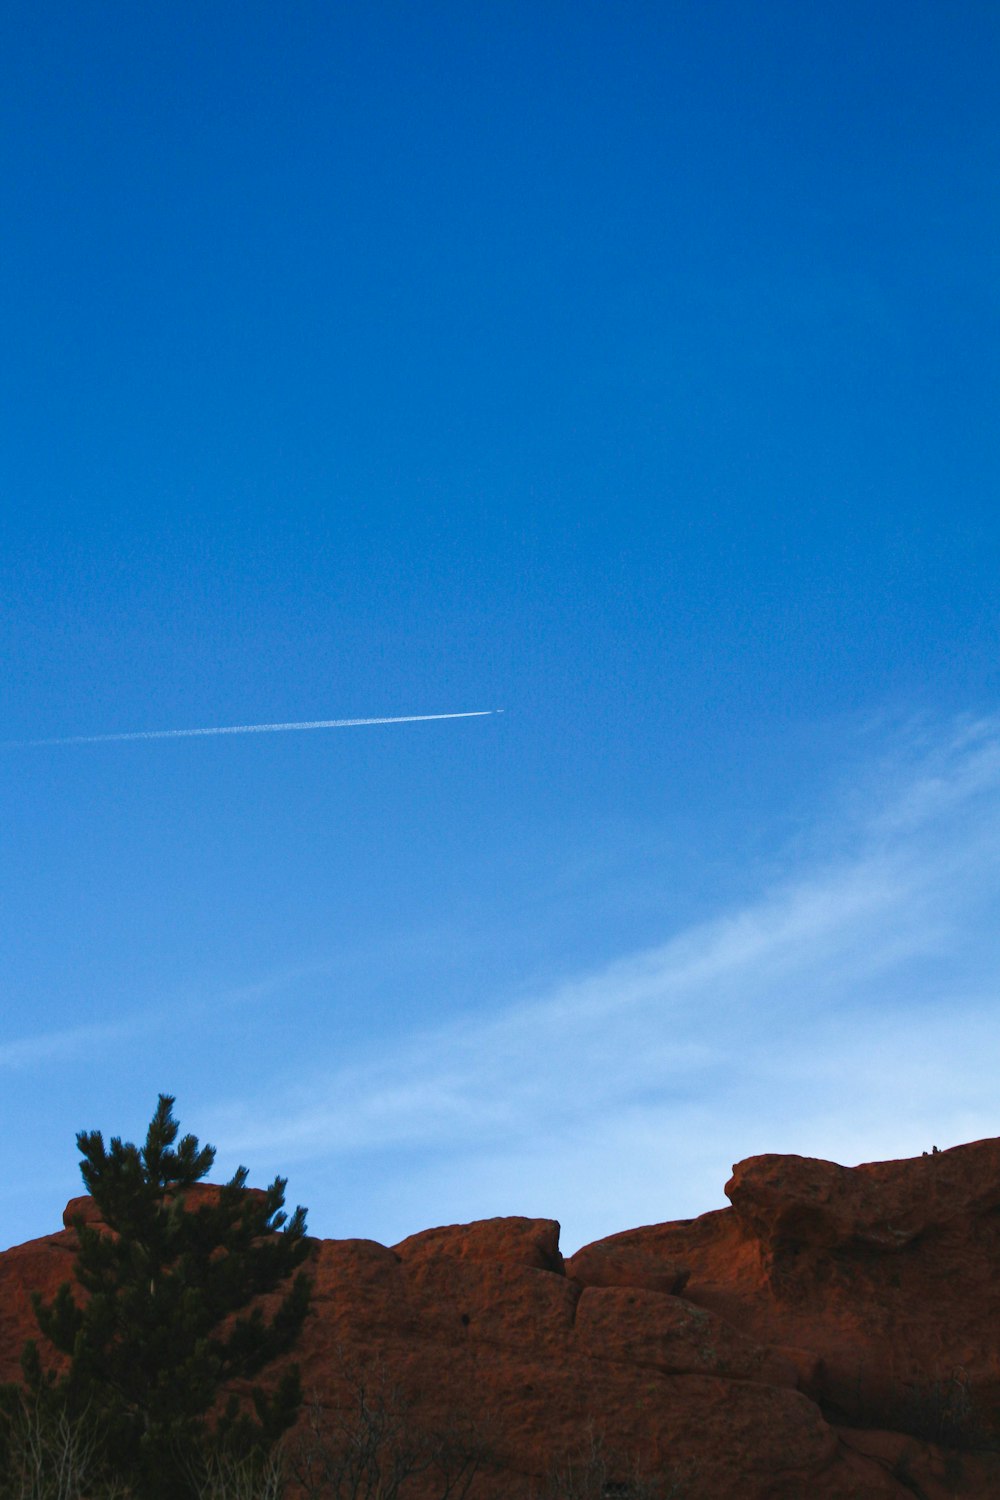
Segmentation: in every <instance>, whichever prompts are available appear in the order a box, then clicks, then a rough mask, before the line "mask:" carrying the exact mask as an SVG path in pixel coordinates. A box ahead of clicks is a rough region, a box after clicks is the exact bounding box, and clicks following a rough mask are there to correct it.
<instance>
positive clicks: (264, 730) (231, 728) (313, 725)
mask: <svg viewBox="0 0 1000 1500" xmlns="http://www.w3.org/2000/svg"><path fill="white" fill-rule="evenodd" d="M502 712H503V710H502V709H498V708H497V709H495V708H477V709H473V710H471V711H466V712H465V713H460V714H398V715H396V716H395V717H394V718H383V719H312V720H308V721H306V722H305V723H302V724H226V725H223V726H221V727H218V728H211V729H139V730H135V731H133V732H131V733H129V734H71V735H67V736H66V737H65V738H62V739H51V740H15V741H14V743H15V744H18V745H23V746H31V745H106V744H110V743H111V742H112V741H114V740H188V739H194V738H196V737H200V736H202V735H209V734H284V733H287V732H288V731H289V730H295V729H354V728H356V727H358V726H360V725H362V724H423V723H426V721H427V720H428V719H483V718H486V717H487V715H489V714H493V713H502Z"/></svg>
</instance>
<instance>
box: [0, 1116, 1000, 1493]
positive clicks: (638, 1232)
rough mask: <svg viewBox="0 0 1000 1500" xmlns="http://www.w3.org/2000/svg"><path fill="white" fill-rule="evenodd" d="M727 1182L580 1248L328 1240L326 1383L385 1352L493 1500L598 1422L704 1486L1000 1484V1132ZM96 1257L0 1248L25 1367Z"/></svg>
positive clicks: (51, 1244)
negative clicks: (463, 1444)
mask: <svg viewBox="0 0 1000 1500" xmlns="http://www.w3.org/2000/svg"><path fill="white" fill-rule="evenodd" d="M726 1192H727V1195H728V1197H729V1199H730V1202H731V1205H732V1206H731V1207H730V1208H726V1209H722V1210H719V1211H718V1212H715V1213H709V1214H704V1215H702V1216H701V1217H700V1218H698V1219H693V1220H681V1221H679V1222H674V1223H664V1224H656V1225H651V1226H648V1227H646V1228H641V1229H632V1230H628V1231H626V1232H625V1233H623V1234H618V1235H614V1236H612V1237H611V1238H610V1239H607V1240H602V1241H600V1242H598V1243H596V1244H594V1245H590V1246H587V1247H586V1248H585V1249H583V1250H581V1251H579V1252H578V1253H577V1254H576V1255H574V1256H573V1257H572V1258H571V1259H570V1260H567V1261H564V1260H563V1257H562V1255H561V1254H560V1250H559V1226H558V1225H557V1224H556V1223H555V1222H553V1221H550V1220H531V1219H517V1218H508V1219H491V1220H486V1221H482V1222H480V1223H475V1224H467V1225H458V1226H453V1227H450V1228H442V1229H431V1230H427V1231H426V1232H424V1233H422V1234H417V1235H414V1236H412V1237H411V1238H410V1239H407V1240H404V1241H403V1242H402V1243H401V1244H399V1245H396V1246H394V1247H392V1248H391V1249H390V1248H387V1247H385V1246H383V1245H379V1244H376V1243H374V1242H373V1241H369V1240H318V1241H315V1242H314V1255H313V1262H312V1269H313V1274H314V1276H315V1296H314V1310H313V1313H312V1315H311V1316H310V1318H309V1320H308V1323H307V1326H306V1331H305V1334H304V1337H303V1341H302V1344H301V1348H300V1351H299V1353H298V1362H299V1364H300V1366H301V1369H302V1374H303V1381H304V1385H305V1387H306V1390H307V1391H308V1392H310V1393H311V1394H313V1395H315V1397H316V1398H317V1400H318V1401H319V1402H320V1403H324V1404H326V1405H327V1406H331V1405H333V1404H335V1403H337V1402H338V1401H343V1399H344V1389H345V1378H347V1379H348V1382H349V1379H350V1376H351V1372H357V1371H358V1370H362V1369H370V1368H372V1366H373V1365H374V1364H377V1365H378V1367H379V1368H380V1370H381V1372H382V1378H383V1379H384V1380H386V1381H388V1382H389V1384H390V1385H391V1387H393V1388H398V1389H399V1390H400V1391H402V1392H404V1393H405V1397H406V1399H407V1401H408V1403H409V1405H410V1408H411V1410H412V1418H413V1421H414V1422H416V1423H417V1424H418V1425H419V1426H420V1427H421V1428H422V1429H423V1430H426V1431H437V1432H445V1431H452V1432H462V1433H468V1432H473V1431H475V1432H479V1433H481V1434H482V1435H483V1436H484V1438H485V1439H486V1440H487V1442H488V1447H489V1451H490V1464H489V1465H488V1466H487V1467H484V1468H483V1470H482V1471H481V1473H480V1474H479V1476H478V1479H477V1489H476V1491H475V1492H474V1493H475V1494H478V1495H481V1496H482V1497H483V1500H491V1497H497V1500H499V1497H500V1496H506V1497H511V1500H513V1497H519V1496H528V1495H530V1494H532V1493H535V1494H539V1493H541V1491H542V1489H543V1487H544V1480H545V1476H546V1474H547V1473H549V1471H550V1470H551V1468H552V1465H553V1464H554V1463H556V1462H559V1461H560V1460H563V1459H564V1458H567V1457H568V1458H572V1457H573V1456H575V1455H577V1454H579V1453H581V1452H583V1451H584V1449H585V1448H586V1447H587V1444H588V1442H589V1441H590V1437H591V1434H595V1433H596V1434H597V1435H598V1436H599V1437H600V1438H601V1439H602V1440H603V1443H604V1445H605V1451H606V1453H607V1454H608V1455H611V1456H612V1468H613V1466H614V1462H620V1463H622V1464H625V1465H628V1466H632V1465H634V1466H635V1467H636V1468H637V1469H638V1470H639V1471H641V1472H645V1473H648V1474H653V1475H660V1476H665V1478H666V1481H667V1482H666V1483H665V1484H664V1487H663V1491H662V1492H663V1493H664V1494H669V1493H670V1486H671V1485H674V1486H675V1490H674V1493H675V1494H676V1495H677V1496H678V1497H683V1500H813V1497H815V1500H912V1497H914V1496H918V1497H924V1500H946V1497H958V1496H963V1497H968V1500H996V1497H1000V1452H997V1451H996V1450H997V1449H1000V1435H998V1434H1000V1339H998V1328H1000V1140H987V1141H977V1142H975V1143H973V1144H972V1145H967V1146H960V1147H956V1148H955V1149H953V1150H950V1151H942V1152H935V1153H933V1154H931V1155H928V1156H923V1157H920V1158H917V1159H915V1160H911V1161H893V1162H875V1163H870V1164H868V1165H865V1166H860V1167H853V1168H844V1167H839V1166H836V1165H835V1164H833V1163H831V1162H825V1161H814V1160H810V1159H806V1158H802V1157H794V1156H761V1157H754V1158H752V1159H750V1160H748V1161H744V1162H741V1163H740V1164H739V1165H738V1166H737V1167H736V1168H735V1170H734V1174H733V1177H732V1179H731V1181H730V1182H729V1183H728V1185H727V1188H726ZM88 1205H89V1200H87V1199H77V1200H74V1201H73V1203H71V1204H70V1205H69V1206H68V1208H67V1219H68V1218H69V1217H71V1216H72V1214H74V1213H79V1212H81V1211H83V1212H85V1213H86V1212H87V1209H88ZM73 1252H74V1233H73V1231H72V1230H71V1229H64V1230H62V1231H61V1232H59V1233H57V1234H53V1235H51V1236H48V1237H46V1238H43V1239H40V1240H34V1241H32V1242H30V1243H28V1244H26V1245H21V1246H17V1247H15V1248H14V1249H11V1250H8V1251H7V1252H6V1253H4V1254H3V1255H0V1378H5V1379H11V1378H16V1375H17V1363H18V1357H19V1354H20V1349H21V1346H22V1344H23V1341H24V1339H25V1338H26V1337H27V1336H28V1335H29V1334H31V1333H33V1331H34V1329H33V1317H32V1313H31V1308H30V1303H29V1294H30V1292H31V1290H32V1289H36V1288H37V1289H39V1290H41V1291H43V1292H44V1293H46V1294H50V1293H51V1292H52V1291H54V1290H55V1288H56V1287H57V1286H58V1284H59V1282H60V1281H62V1280H66V1279H70V1278H71V1276H72V1266H73ZM345 1372H346V1376H345ZM612 1477H614V1475H612ZM422 1493H423V1492H422V1490H421V1488H420V1485H419V1483H417V1484H415V1485H414V1488H413V1494H414V1497H415V1500H420V1497H421V1496H422Z"/></svg>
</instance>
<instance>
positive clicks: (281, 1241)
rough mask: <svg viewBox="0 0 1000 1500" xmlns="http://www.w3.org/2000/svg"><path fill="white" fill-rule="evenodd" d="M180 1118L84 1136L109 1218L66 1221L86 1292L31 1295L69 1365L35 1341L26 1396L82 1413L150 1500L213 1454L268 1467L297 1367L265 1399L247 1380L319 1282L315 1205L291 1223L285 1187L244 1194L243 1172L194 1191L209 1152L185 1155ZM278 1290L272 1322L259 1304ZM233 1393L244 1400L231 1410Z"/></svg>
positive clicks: (114, 1463)
mask: <svg viewBox="0 0 1000 1500" xmlns="http://www.w3.org/2000/svg"><path fill="white" fill-rule="evenodd" d="M173 1106H174V1099H173V1097H172V1096H170V1095H169V1094H161V1095H160V1096H159V1102H158V1104H157V1107H156V1113H155V1114H154V1115H153V1118H152V1121H151V1122H150V1125H149V1130H148V1132H147V1135H146V1141H145V1144H144V1145H143V1146H142V1147H137V1146H135V1145H133V1144H132V1143H131V1142H123V1141H122V1140H121V1139H120V1138H118V1137H117V1136H116V1137H114V1138H113V1139H112V1141H111V1144H110V1148H106V1147H105V1144H104V1138H103V1136H102V1135H101V1132H100V1131H96V1130H95V1131H81V1132H80V1134H79V1135H78V1136H77V1145H78V1146H79V1149H80V1152H81V1155H82V1157H83V1161H82V1162H81V1167H80V1170H81V1173H82V1176H83V1180H84V1182H85V1184H86V1186H87V1189H88V1191H89V1192H90V1194H91V1197H92V1198H93V1200H94V1203H95V1205H96V1207H97V1210H98V1212H99V1214H100V1219H101V1223H99V1224H88V1223H86V1222H84V1220H83V1218H82V1217H81V1216H77V1217H76V1218H75V1219H74V1220H73V1221H72V1227H73V1228H74V1229H75V1230H76V1233H77V1237H78V1242H79V1252H78V1255H77V1259H76V1265H75V1271H74V1274H75V1277H76V1282H77V1287H78V1290H79V1292H80V1293H82V1296H80V1298H79V1300H78V1297H77V1295H76V1294H75V1293H74V1289H73V1287H72V1286H71V1284H70V1283H69V1282H66V1283H64V1284H63V1285H62V1286H61V1287H60V1289H59V1291H58V1292H57V1294H56V1296H55V1298H54V1299H53V1300H52V1302H50V1303H48V1304H46V1303H45V1302H44V1301H43V1300H42V1298H41V1297H40V1296H39V1295H38V1294H37V1293H36V1294H35V1296H34V1297H33V1302H34V1307H35V1313H36V1316H37V1319H38V1325H39V1328H40V1329H41V1332H42V1333H43V1334H44V1336H45V1338H46V1339H48V1340H49V1342H50V1343H51V1344H52V1345H53V1346H54V1347H55V1348H56V1349H57V1350H59V1351H60V1353H62V1354H63V1355H64V1356H67V1357H68V1364H67V1365H66V1367H65V1368H64V1369H63V1371H62V1373H61V1374H57V1373H55V1372H54V1371H51V1370H49V1371H46V1370H44V1369H43V1364H42V1358H41V1355H40V1353H39V1349H38V1346H37V1344H36V1343H35V1341H33V1340H32V1341H30V1342H29V1343H28V1344H27V1345H26V1346H25V1351H24V1356H23V1359H22V1367H23V1371H24V1375H25V1380H26V1384H27V1387H28V1392H29V1398H30V1399H32V1400H34V1401H35V1402H36V1403H40V1404H44V1405H46V1406H48V1407H52V1406H53V1405H57V1406H59V1407H60V1408H61V1409H63V1410H65V1411H66V1412H67V1413H68V1414H69V1416H70V1418H71V1419H72V1418H74V1417H80V1416H82V1414H83V1413H86V1418H87V1421H88V1423H90V1422H93V1423H94V1424H95V1426H96V1428H97V1430H98V1431H99V1432H100V1434H101V1442H102V1448H103V1455H104V1460H105V1463H106V1465H107V1467H108V1470H109V1472H110V1473H114V1474H115V1475H116V1476H117V1477H120V1478H122V1479H124V1480H125V1481H126V1482H127V1483H129V1484H130V1485H131V1486H132V1487H133V1489H134V1490H135V1492H136V1493H138V1494H141V1495H142V1496H143V1497H147V1496H148V1497H149V1500H161V1497H162V1500H181V1497H184V1496H187V1495H189V1494H191V1493H193V1488H194V1484H195V1480H194V1478H193V1475H194V1474H195V1473H196V1471H197V1467H198V1465H199V1463H202V1462H204V1460H205V1459H206V1457H207V1456H208V1455H209V1454H210V1453H212V1452H217V1451H219V1450H220V1449H225V1450H227V1451H229V1452H233V1453H238V1454H240V1455H241V1456H250V1455H253V1454H259V1455H263V1454H265V1453H266V1452H267V1450H268V1449H269V1448H270V1447H271V1445H272V1444H273V1443H274V1442H275V1441H276V1439H277V1438H278V1437H279V1436H280V1434H281V1433H282V1432H283V1431H284V1430H285V1429H286V1428H287V1427H288V1426H289V1425H290V1424H291V1422H293V1421H294V1419H295V1415H296V1413H297V1410H298V1407H299V1404H300V1401H301V1390H300V1386H299V1378H298V1371H297V1369H295V1368H294V1367H293V1368H291V1369H289V1370H286V1371H285V1373H284V1374H283V1375H282V1377H281V1378H280V1380H278V1382H277V1383H276V1384H275V1385H274V1387H273V1389H270V1390H269V1389H265V1388H262V1387H260V1386H258V1385H254V1384H253V1383H252V1382H253V1380H254V1377H256V1376H257V1375H258V1374H259V1373H260V1371H261V1370H263V1369H264V1368H265V1366H267V1365H268V1364H269V1363H270V1362H271V1361H272V1360H274V1359H275V1358H277V1357H278V1356H279V1355H282V1354H284V1353H286V1352H287V1351H288V1350H289V1349H290V1348H291V1347H292V1345H293V1344H294V1342H295V1340H296V1338H297V1336H298V1334H299V1331H300V1329H301V1327H302V1322H303V1319H304V1317H305V1315H306V1312H307V1309H308V1304H309V1294H310V1285H311V1284H310V1281H309V1278H308V1276H307V1275H306V1273H305V1272H304V1270H302V1269H301V1268H302V1263H303V1261H304V1260H305V1259H306V1257H307V1255H308V1254H309V1245H308V1241H307V1240H306V1237H305V1231H306V1218H305V1209H303V1208H297V1209H296V1210H295V1212H294V1214H292V1215H291V1217H290V1218H289V1216H288V1215H287V1214H285V1213H284V1212H283V1205H284V1195H285V1186H286V1180H285V1179H284V1178H282V1177H276V1178H275V1180H274V1182H272V1184H271V1186H270V1187H269V1188H267V1190H266V1191H260V1190H257V1189H252V1188H248V1187H247V1185H246V1180H247V1170H246V1168H245V1167H240V1168H239V1169H238V1170H237V1172H236V1173H235V1175H234V1176H233V1177H232V1178H231V1180H230V1181H229V1182H227V1183H226V1184H225V1185H223V1186H221V1187H217V1188H215V1187H209V1186H207V1185H199V1184H201V1179H202V1178H203V1177H204V1176H205V1174H206V1173H207V1172H208V1171H209V1169H210V1168H211V1166H212V1163H213V1161H214V1160H215V1150H214V1147H212V1146H204V1147H200V1146H199V1144H198V1141H197V1139H196V1137H194V1136H193V1135H186V1136H184V1137H183V1138H182V1139H181V1140H180V1142H179V1143H177V1135H178V1129H179V1127H178V1124H177V1121H176V1120H175V1119H174V1115H173ZM279 1291H281V1293H282V1294H281V1295H280V1297H279V1298H278V1300H277V1302H276V1305H275V1303H274V1299H273V1298H272V1299H269V1303H268V1306H269V1315H268V1314H265V1312H264V1311H263V1310H262V1308H261V1306H260V1304H259V1299H260V1298H262V1297H263V1296H264V1295H265V1294H268V1293H277V1292H279ZM232 1382H236V1383H237V1386H238V1389H239V1392H240V1393H239V1394H236V1393H234V1392H232V1390H230V1394H229V1397H228V1400H226V1401H223V1400H222V1392H223V1388H224V1387H226V1386H229V1385H230V1384H231V1383H232Z"/></svg>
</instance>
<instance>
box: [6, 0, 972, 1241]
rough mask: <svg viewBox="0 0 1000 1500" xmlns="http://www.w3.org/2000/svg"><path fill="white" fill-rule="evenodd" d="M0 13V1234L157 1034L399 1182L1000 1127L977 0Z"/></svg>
mask: <svg viewBox="0 0 1000 1500" xmlns="http://www.w3.org/2000/svg"><path fill="white" fill-rule="evenodd" d="M0 43H2V45H0V74H2V79H0V194H2V198H0V204H2V206H0V214H2V223H3V234H2V236H0V266H2V275H0V335H2V340H0V343H2V348H3V351H4V352H3V357H2V359H0V382H2V389H0V651H2V678H0V685H2V726H0V730H2V733H0V738H3V739H4V740H5V741H6V742H7V743H6V744H5V745H4V746H3V748H2V750H0V768H2V774H0V786H2V793H0V795H2V803H0V903H2V911H0V942H2V967H0V983H2V986H3V1002H2V1017H3V1033H2V1037H0V1072H2V1089H0V1126H2V1128H3V1130H4V1132H5V1133H6V1136H7V1138H8V1140H9V1141H14V1142H16V1150H14V1151H10V1152H8V1157H9V1160H8V1165H7V1167H6V1168H5V1169H4V1173H3V1176H2V1179H0V1196H2V1203H3V1220H2V1223H0V1237H2V1240H3V1242H4V1243H13V1242H17V1241H19V1240H22V1239H25V1238H27V1237H29V1236H32V1235H36V1234H41V1233H44V1232H46V1231H48V1230H49V1229H51V1228H52V1227H53V1226H54V1225H55V1224H56V1223H57V1222H58V1216H59V1213H60V1211H61V1208H62V1205H63V1202H64V1201H65V1199H66V1198H67V1197H68V1196H69V1195H70V1194H71V1193H74V1192H76V1191H77V1190H78V1184H79V1178H78V1172H77V1156H76V1152H75V1147H74V1136H75V1132H76V1131H77V1130H78V1129H81V1128H93V1127H100V1128H103V1129H104V1130H105V1131H106V1132H108V1133H121V1134H124V1135H126V1136H129V1137H134V1136H136V1135H138V1134H140V1133H141V1132H142V1130H143V1129H144V1126H145V1124H146V1122H147V1121H148V1118H149V1116H150V1114H151V1113H152V1108H153V1105H154V1104H155V1099H156V1094H157V1093H158V1092H159V1091H166V1092H171V1093H174V1094H176V1095H177V1097H178V1114H179V1117H180V1119H181V1122H182V1124H183V1125H184V1127H185V1128H188V1129H191V1130H193V1131H195V1132H196V1133H197V1134H198V1135H199V1136H201V1137H202V1138H203V1139H206V1138H207V1139H208V1140H210V1141H212V1142H213V1143H215V1144H216V1145H217V1146H218V1148H219V1165H220V1168H224V1169H225V1170H226V1171H227V1172H228V1171H230V1170H231V1169H232V1168H233V1167H235V1165H236V1164H237V1162H239V1161H245V1162H246V1164H247V1165H248V1166H249V1167H250V1170H251V1180H253V1181H263V1180H265V1179H267V1178H270V1176H273V1175H274V1173H275V1172H278V1171H280V1172H282V1173H283V1174H285V1175H287V1176H288V1177H289V1179H290V1185H289V1195H290V1197H291V1199H292V1201H293V1202H299V1201H301V1202H304V1203H306V1204H307V1205H308V1206H309V1208H310V1223H311V1227H312V1228H313V1230H314V1232H317V1233H321V1234H324V1235H331V1236H333V1235H336V1236H341V1235H344V1236H346V1235H370V1236H373V1237H376V1238H379V1239H383V1240H386V1241H390V1242H391V1241H393V1240H395V1239H399V1238H401V1237H402V1236H403V1235H404V1234H407V1233H409V1232H412V1231H414V1230H417V1229H420V1228H423V1227H427V1226H428V1225H431V1224H435V1223H442V1222H452V1221H456V1220H463V1219H468V1218H473V1217H481V1216H487V1215H492V1214H497V1213H528V1214H541V1215H546V1216H553V1217H557V1218H559V1219H560V1220H561V1221H562V1223H563V1225H564V1244H565V1246H566V1247H567V1248H568V1249H572V1248H574V1247H575V1246H576V1245H579V1244H580V1243H582V1242H583V1241H585V1240H587V1239H590V1238H594V1237H596V1236H598V1235H601V1234H607V1233H611V1232H613V1231H615V1230H616V1229H620V1228H626V1227H629V1226H631V1225H633V1224H637V1223H641V1222H650V1221H656V1220H661V1219H665V1218H672V1217H678V1216H687V1215H690V1214H693V1213H697V1212H701V1211H703V1210H705V1209H709V1208H713V1207H716V1206H718V1205H719V1204H720V1203H721V1202H723V1201H724V1200H723V1198H722V1193H721V1189H722V1184H723V1183H724V1181H725V1179H726V1177H727V1175H728V1172H729V1167H730V1164H731V1163H732V1162H733V1161H735V1160H737V1159H739V1158H740V1157H743V1156H746V1155H749V1154H751V1153H753V1152H757V1151H798V1152H804V1153H807V1154H815V1155H825V1156H832V1157H836V1158H837V1159H840V1160H844V1161H857V1160H863V1159H871V1158H875V1157H879V1156H890V1155H900V1154H911V1153H914V1152H919V1151H920V1150H922V1149H929V1147H930V1145H931V1144H932V1143H934V1144H938V1145H941V1146H945V1145H950V1144H956V1143H957V1142H959V1141H961V1140H965V1139H972V1138H975V1137H979V1136H983V1135H991V1134H995V1133H997V1131H998V1130H1000V1086H998V1084H997V1082H996V1066H995V1059H996V1057H997V1051H998V1043H1000V1010H998V999H1000V996H998V992H997V991H998V981H997V977H996V976H997V973H998V964H997V959H998V957H1000V952H998V949H1000V938H998V937H997V935H996V933H995V930H994V929H995V928H996V926H997V924H996V920H995V913H996V910H997V898H998V897H1000V852H998V851H1000V840H998V835H1000V703H998V687H1000V673H998V667H997V662H998V645H1000V641H998V636H1000V632H998V609H997V601H998V579H1000V520H998V510H997V495H998V486H997V480H998V477H1000V464H998V447H997V440H996V429H997V423H996V412H997V397H998V393H1000V392H998V384H1000V382H998V365H1000V359H998V348H1000V342H998V332H1000V330H998V321H1000V319H998V300H997V284H998V277H997V272H998V264H997V259H998V257H997V248H996V247H997V245H998V244H1000V212H998V207H1000V198H998V193H997V187H996V184H997V181H998V170H1000V107H998V105H997V101H996V89H995V81H996V77H997V69H998V64H1000V56H998V53H1000V17H998V14H997V11H996V8H995V7H994V6H993V5H987V4H981V5H980V4H968V5H964V6H961V7H953V6H945V5H943V4H923V3H920V0H908V3H906V4H902V3H900V4H895V3H889V4H883V5H879V6H875V7H872V6H870V5H862V4H854V3H843V0H838V3H837V4H836V5H834V4H833V3H808V0H807V3H802V0H796V3H794V4H793V3H787V4H786V3H773V0H772V3H764V4H754V5H751V4H748V3H747V4H743V3H735V0H732V3H723V4H720V5H715V6H711V7H709V6H701V5H694V4H690V5H689V4H684V5H680V4H677V5H675V4H656V5H653V4H642V3H633V0H625V3H622V4H618V5H614V6H611V5H604V4H593V3H580V4H576V5H572V6H571V5H563V4H555V3H551V4H550V3H537V0H536V3H533V4H531V5H519V4H507V5H504V6H492V5H483V6H471V7H470V6H464V5H463V6H459V5H453V4H430V5H427V6H422V7H414V6H412V5H404V4H388V3H387V4H381V3H373V4H365V5H361V4H353V3H346V4H344V5H340V6H336V7H330V6H321V5H318V4H306V3H304V4H296V5H292V6H282V7H278V6H269V5H258V4H251V5H241V6H236V5H232V4H226V3H220V4H217V5H213V6H211V7H194V8H192V7H181V6H176V5H174V6H167V7H164V8H161V9H160V10H158V11H152V12H151V11H149V10H148V8H147V9H146V10H145V11H144V10H142V9H136V8H135V7H129V6H126V5H125V4H118V3H115V4H102V5H96V6H89V7H86V8H80V7H71V6H68V5H46V4H44V3H43V4H40V5H32V6H30V7H29V6H27V5H21V6H15V7H13V8H8V10H7V11H6V13H5V16H4V18H3V20H2V22H0ZM498 707H502V708H504V709H505V713H504V715H503V716H502V717H500V716H493V717H482V718H475V719H464V720H453V721H447V722H446V721H438V722H433V723H424V724H411V725H395V726H383V727H371V728H364V729H361V728H359V729H345V730H331V731H329V732H317V733H313V734H300V735H294V734H287V735H267V736H247V737H237V736H234V737H224V738H218V739H204V740H198V739H195V740H175V741H144V742H133V743H113V744H95V745H73V746H69V745H67V746H47V747H39V746H35V747H28V746H25V745H23V744H20V743H13V742H20V741H25V740H34V739H41V738H49V737H58V736H62V735H66V736H72V735H88V734H108V733H115V732H118V731H122V732H131V731H140V730H147V729H150V730H158V729H173V728H186V727H194V726H202V725H225V724H238V723H253V722H283V721H289V720H296V721H297V720H311V719H325V718H340V717H343V718H348V717H365V716H378V715H397V714H400V715H405V714H425V713H426V714H433V713H446V712H452V711H466V710H479V709H491V708H498Z"/></svg>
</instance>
